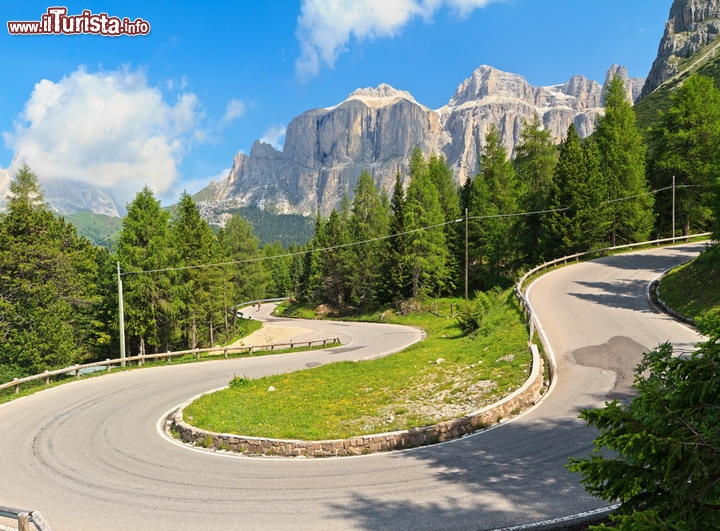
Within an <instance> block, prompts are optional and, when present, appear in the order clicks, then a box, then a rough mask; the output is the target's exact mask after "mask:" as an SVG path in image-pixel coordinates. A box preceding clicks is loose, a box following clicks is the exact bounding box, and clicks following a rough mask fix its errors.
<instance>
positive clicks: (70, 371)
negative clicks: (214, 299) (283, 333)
mask: <svg viewBox="0 0 720 531" xmlns="http://www.w3.org/2000/svg"><path fill="white" fill-rule="evenodd" d="M335 343H338V344H339V343H340V339H339V338H337V337H336V338H331V339H313V340H310V341H290V342H287V343H269V344H266V345H250V346H237V347H213V348H202V349H197V348H196V349H192V350H178V351H176V352H162V353H159V354H145V355H142V356H130V357H126V358H116V359H106V360H105V361H96V362H93V363H85V364H83V365H72V366H70V367H65V368H64V369H57V370H54V371H45V372H44V373H42V374H35V375H33V376H26V377H24V378H15V379H13V380H12V381H11V382H7V383H4V384H0V391H2V390H3V389H9V388H13V387H14V388H15V393H16V394H17V393H19V392H20V386H21V385H22V384H24V383H28V382H35V381H37V380H44V381H45V385H46V386H47V385H50V382H51V381H52V378H53V377H56V376H66V375H71V376H75V377H79V376H80V373H81V371H83V369H92V368H98V367H105V368H106V370H107V372H110V370H111V368H112V366H113V365H122V364H123V363H132V362H137V365H138V366H142V365H143V364H144V363H146V362H147V361H151V360H157V359H163V358H164V359H166V360H167V361H170V360H171V359H172V358H176V357H180V356H186V355H189V354H193V355H194V356H195V359H196V360H198V361H199V360H200V357H201V356H202V355H203V354H206V355H207V356H206V357H208V358H209V357H218V356H223V357H224V358H227V357H228V353H229V352H241V353H242V352H243V351H244V352H245V353H247V354H248V355H252V354H253V353H254V352H257V351H263V352H265V351H268V350H269V351H270V352H273V351H275V350H283V349H295V348H300V347H308V348H311V347H313V346H315V345H317V346H320V345H322V346H323V347H326V346H328V344H330V345H332V344H335Z"/></svg>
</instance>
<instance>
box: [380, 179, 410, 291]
mask: <svg viewBox="0 0 720 531" xmlns="http://www.w3.org/2000/svg"><path fill="white" fill-rule="evenodd" d="M405 202H406V201H405V189H404V188H403V182H402V176H401V175H400V172H399V171H398V172H397V173H396V174H395V186H394V187H393V195H392V199H391V200H390V210H391V213H390V220H389V228H388V234H389V235H390V236H392V237H391V238H388V239H387V240H386V244H385V254H384V260H383V264H382V271H383V274H382V278H383V287H382V290H383V294H382V299H383V300H384V301H386V302H389V301H394V300H397V299H405V298H407V297H409V296H410V295H411V292H410V274H409V272H408V237H407V235H405V234H404V233H405V231H406V230H407V229H406V215H405Z"/></svg>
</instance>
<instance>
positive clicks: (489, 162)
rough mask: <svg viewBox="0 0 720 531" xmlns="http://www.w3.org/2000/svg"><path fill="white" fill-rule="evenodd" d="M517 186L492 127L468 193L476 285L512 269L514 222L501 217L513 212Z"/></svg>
mask: <svg viewBox="0 0 720 531" xmlns="http://www.w3.org/2000/svg"><path fill="white" fill-rule="evenodd" d="M517 200H518V186H517V179H516V176H515V171H514V169H513V166H512V163H511V162H510V160H509V159H508V156H507V150H506V149H505V147H504V146H503V145H502V144H501V142H500V134H499V132H498V130H497V128H496V127H495V125H494V124H491V125H490V128H489V129H488V133H487V135H486V136H485V145H484V146H483V150H482V153H481V155H480V173H479V174H478V176H477V177H476V178H475V179H474V180H473V188H472V191H471V194H470V209H469V215H470V217H471V218H472V217H475V218H481V219H473V220H471V223H470V240H471V241H472V242H473V244H472V260H473V262H475V263H476V264H477V265H478V266H479V276H480V280H479V282H480V286H483V287H488V286H492V285H494V284H495V283H496V282H497V281H498V280H499V279H500V277H502V276H505V275H508V274H510V273H511V271H512V269H513V267H514V266H515V259H516V249H517V247H518V245H517V241H516V240H517V232H516V230H515V223H516V222H515V220H514V219H513V218H511V217H488V216H503V215H505V214H512V213H515V212H516V211H517Z"/></svg>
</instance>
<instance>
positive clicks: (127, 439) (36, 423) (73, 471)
mask: <svg viewBox="0 0 720 531" xmlns="http://www.w3.org/2000/svg"><path fill="white" fill-rule="evenodd" d="M703 246H704V244H686V245H680V246H676V247H671V248H664V249H655V250H651V251H642V252H637V253H632V254H625V255H619V256H614V257H608V258H603V259H600V260H595V261H592V262H586V263H581V264H578V265H573V266H570V267H567V268H563V269H559V270H556V271H554V272H552V273H549V274H547V275H545V276H543V277H541V278H540V279H539V280H538V281H536V282H535V283H534V284H533V286H532V287H531V289H530V298H531V301H532V303H533V305H534V307H535V310H536V312H537V314H538V316H539V319H540V321H541V323H542V326H543V328H544V330H545V332H546V333H547V336H548V338H549V340H550V342H551V345H552V348H553V350H554V352H555V356H556V358H557V383H556V384H555V385H554V386H553V388H552V389H551V392H550V393H548V394H547V395H546V398H545V399H544V400H543V401H542V402H541V403H540V405H539V406H537V407H535V408H534V409H532V410H530V411H529V412H528V413H526V414H524V415H522V416H520V417H517V418H515V419H514V420H512V421H510V422H507V423H505V424H502V425H500V426H498V427H496V428H495V429H490V430H486V431H483V432H479V433H477V434H475V435H473V436H471V437H466V438H464V439H460V440H458V441H454V442H450V443H446V444H440V445H434V446H428V447H423V448H418V449H414V450H410V451H403V452H394V453H387V454H374V455H368V456H363V457H357V458H339V459H276V458H244V457H237V456H229V455H226V454H219V453H215V454H213V453H208V452H204V451H197V450H192V449H188V448H186V447H183V446H180V445H178V444H175V443H173V442H171V441H169V440H168V439H166V438H165V437H164V436H162V435H161V434H160V432H159V431H160V430H159V428H158V426H159V421H160V419H161V418H163V416H164V415H165V414H166V413H167V412H168V411H169V410H171V409H172V408H174V407H176V406H177V405H178V404H180V403H182V402H184V401H185V400H187V399H189V398H190V397H192V396H194V395H196V394H198V393H201V392H204V391H207V390H210V389H214V388H218V387H221V386H224V385H226V384H227V382H228V381H229V380H230V378H232V377H233V375H235V374H243V375H245V376H248V377H256V376H260V375H264V374H268V373H272V372H283V371H291V370H296V369H301V368H304V367H312V366H315V365H317V364H320V363H326V362H330V361H336V360H340V359H360V358H367V357H373V356H377V355H380V354H382V353H384V352H388V351H394V350H397V349H399V348H402V347H403V346H404V345H406V344H410V343H412V342H414V341H417V340H418V339H419V337H420V335H419V333H418V332H417V331H415V330H408V329H405V328H402V327H393V326H390V325H369V324H367V325H366V324H356V323H353V324H349V323H326V322H318V321H302V322H296V321H293V323H292V326H297V327H302V328H307V329H314V330H316V331H317V333H319V334H325V335H326V337H335V336H340V337H341V338H342V339H343V340H344V342H348V340H349V342H348V343H347V344H345V345H343V346H342V347H338V348H334V349H329V350H324V351H312V352H306V353H294V354H287V355H277V356H266V357H257V358H246V359H239V360H227V361H215V362H207V363H198V364H190V365H177V366H169V367H160V368H147V369H143V370H139V371H130V372H123V373H115V374H110V375H107V376H102V377H100V378H95V379H90V380H84V381H78V382H76V383H72V384H68V385H64V386H61V387H57V388H54V389H49V390H46V391H43V392H41V393H38V394H35V395H32V396H29V397H26V398H23V399H20V400H17V401H15V402H11V403H9V404H6V405H4V406H2V407H0V504H3V505H9V506H16V507H25V508H29V509H34V510H39V511H40V512H42V513H43V515H44V516H45V518H46V519H47V521H48V522H49V523H50V525H51V526H52V528H53V529H54V530H56V531H57V530H66V529H67V530H71V529H72V530H93V531H95V530H104V529H108V530H125V529H128V530H129V529H132V530H137V529H154V530H160V529H174V530H183V529H188V530H197V529H205V530H211V529H316V530H317V529H328V530H329V529H332V530H338V529H368V530H370V529H395V530H400V529H494V528H500V527H505V526H514V525H518V524H525V523H530V522H536V521H540V520H545V519H550V518H555V517H560V516H565V515H569V514H575V513H579V512H582V511H589V510H593V509H596V508H598V507H602V506H603V505H604V504H603V502H601V501H599V500H597V499H595V498H592V497H590V496H589V495H587V494H586V493H585V492H584V490H583V489H582V487H581V486H580V484H579V482H578V477H577V476H575V475H572V474H570V473H568V472H567V471H566V470H565V468H564V465H565V464H566V463H567V460H568V457H569V456H582V455H586V454H588V453H589V452H590V451H591V449H592V439H593V437H594V432H593V431H592V430H591V429H589V428H587V427H586V426H585V425H584V423H583V422H581V421H580V420H578V419H577V410H578V408H581V407H588V406H599V405H602V404H603V403H604V401H605V400H607V399H608V398H612V397H621V396H623V395H625V394H626V393H627V392H628V389H629V387H628V386H629V384H630V383H631V381H632V367H633V366H634V364H635V363H636V362H637V361H638V360H639V359H640V356H641V354H642V352H643V351H644V350H647V349H650V348H653V347H654V346H656V345H657V344H659V343H661V342H664V341H671V342H673V343H674V344H675V345H676V346H677V348H678V349H691V348H692V347H693V345H694V344H695V343H696V342H697V341H698V340H699V337H698V336H697V335H696V334H695V332H693V331H691V330H690V329H688V328H686V327H684V326H681V325H679V324H677V323H676V322H674V321H672V320H670V319H669V318H667V317H666V316H665V315H663V314H661V313H658V312H657V311H655V310H653V309H652V308H650V306H649V305H648V303H647V302H646V298H645V289H646V286H647V284H648V282H650V280H652V278H654V277H655V276H657V275H658V274H659V273H661V272H662V271H664V270H665V269H667V268H670V267H672V266H674V265H676V264H679V263H682V262H684V261H687V260H689V259H691V258H692V257H693V256H695V255H696V254H697V253H698V252H699V251H700V250H701V249H702V248H703ZM276 322H277V321H276Z"/></svg>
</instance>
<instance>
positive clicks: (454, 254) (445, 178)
mask: <svg viewBox="0 0 720 531" xmlns="http://www.w3.org/2000/svg"><path fill="white" fill-rule="evenodd" d="M427 171H428V174H429V175H430V180H431V181H432V182H433V184H434V185H435V188H436V189H437V191H438V199H439V200H440V208H441V209H442V212H443V215H444V218H445V222H447V223H448V224H447V225H445V229H444V230H445V242H446V245H447V246H448V250H449V254H448V264H447V265H448V269H449V270H450V275H449V284H448V289H450V290H453V289H454V288H455V284H456V279H459V278H460V277H461V276H462V270H463V263H464V253H465V230H464V229H465V227H464V225H463V224H461V223H455V221H456V220H458V219H460V217H461V210H460V196H459V193H458V186H457V183H456V182H455V177H454V176H453V172H452V169H451V168H450V166H448V164H447V161H446V160H445V156H444V155H441V156H439V157H438V156H437V155H435V154H434V153H433V154H431V155H430V159H429V160H428V163H427ZM461 258H462V259H461Z"/></svg>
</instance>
